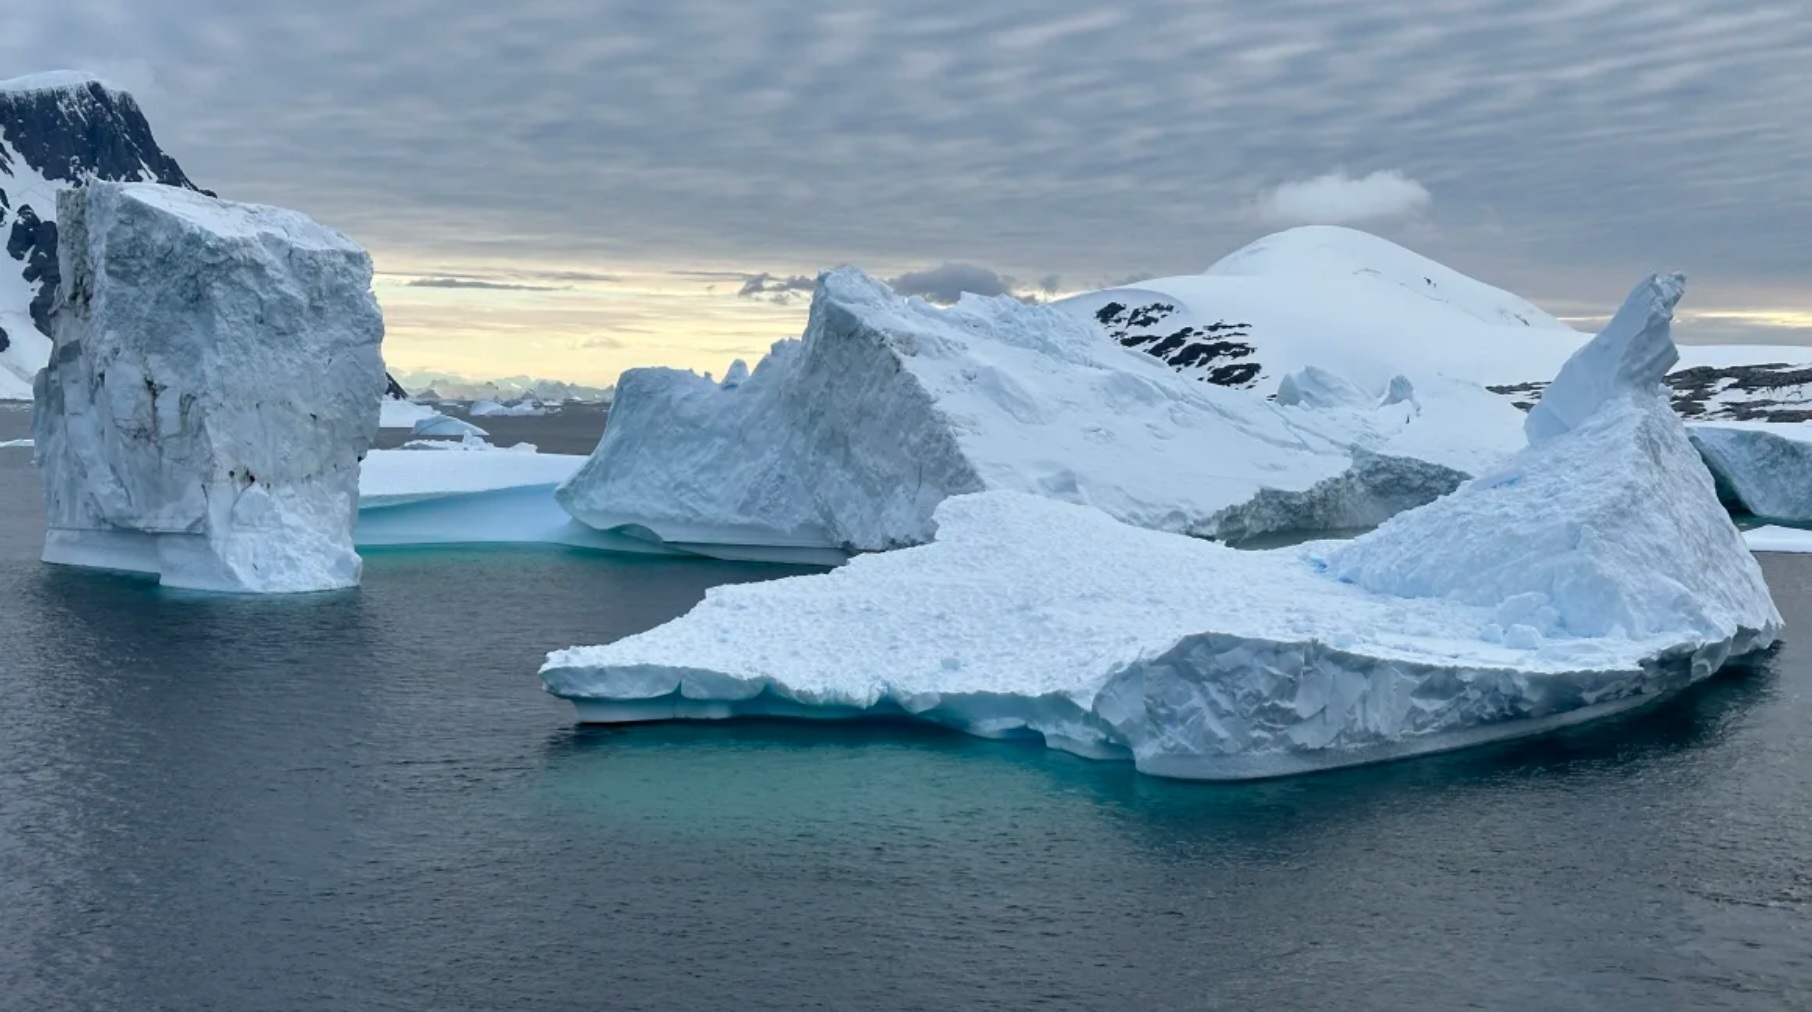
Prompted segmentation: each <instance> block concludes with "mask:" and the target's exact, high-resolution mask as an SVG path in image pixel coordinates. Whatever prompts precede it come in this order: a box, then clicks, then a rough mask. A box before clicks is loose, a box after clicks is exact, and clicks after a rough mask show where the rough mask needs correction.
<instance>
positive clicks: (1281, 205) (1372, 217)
mask: <svg viewBox="0 0 1812 1012" xmlns="http://www.w3.org/2000/svg"><path fill="white" fill-rule="evenodd" d="M1432 199H1433V198H1432V197H1430V196H1429V194H1428V188H1427V187H1425V186H1423V185H1422V184H1421V183H1418V182H1416V181H1415V180H1413V179H1411V178H1409V177H1408V176H1406V175H1404V174H1403V173H1401V172H1399V171H1397V170H1396V169H1389V170H1385V171H1381V172H1374V173H1372V174H1371V175H1369V176H1362V177H1360V178H1358V179H1354V178H1352V177H1350V176H1348V175H1347V174H1346V173H1345V172H1330V173H1328V174H1327V175H1325V176H1316V177H1315V178H1314V179H1303V180H1298V181H1296V182H1293V183H1285V184H1283V185H1282V186H1279V187H1278V188H1277V189H1275V190H1272V191H1270V192H1268V193H1266V194H1264V195H1263V196H1262V197H1261V198H1260V199H1259V208H1260V210H1261V211H1262V212H1263V213H1264V216H1265V217H1266V218H1268V219H1270V220H1271V221H1275V222H1279V223H1282V224H1286V225H1351V224H1355V223H1357V222H1362V221H1382V220H1388V219H1393V218H1409V217H1413V216H1415V215H1418V214H1421V213H1422V212H1423V211H1425V210H1427V209H1428V204H1429V202H1430V201H1431V200H1432Z"/></svg>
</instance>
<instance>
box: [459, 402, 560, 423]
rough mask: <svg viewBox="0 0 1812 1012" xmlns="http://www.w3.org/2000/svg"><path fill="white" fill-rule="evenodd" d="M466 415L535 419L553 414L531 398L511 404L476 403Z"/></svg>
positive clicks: (473, 403)
mask: <svg viewBox="0 0 1812 1012" xmlns="http://www.w3.org/2000/svg"><path fill="white" fill-rule="evenodd" d="M466 413H467V414H469V415H471V416H472V417H473V418H494V417H495V418H535V417H539V416H541V415H545V414H550V413H551V412H550V411H549V410H548V408H547V407H545V406H544V405H542V403H541V402H540V401H537V400H534V399H532V398H530V399H526V400H520V401H516V402H514V403H511V404H503V403H500V402H498V401H491V400H481V401H474V402H472V407H471V408H470V409H469V410H468V411H467V412H466Z"/></svg>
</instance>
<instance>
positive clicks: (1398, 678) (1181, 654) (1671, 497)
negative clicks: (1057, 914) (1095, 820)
mask: <svg viewBox="0 0 1812 1012" xmlns="http://www.w3.org/2000/svg"><path fill="white" fill-rule="evenodd" d="M1678 296H1679V285H1678V281H1677V279H1671V278H1660V279H1655V280H1653V281H1650V282H1647V283H1645V284H1644V285H1642V286H1640V287H1638V289H1637V290H1636V292H1635V293H1634V295H1632V297H1631V300H1630V302H1629V304H1628V305H1627V306H1626V308H1625V311H1624V312H1623V313H1621V314H1619V316H1618V317H1617V326H1616V327H1614V328H1611V329H1609V330H1607V331H1606V333H1605V334H1604V335H1601V336H1600V337H1599V338H1597V339H1595V341H1594V342H1593V345H1592V346H1591V347H1589V348H1588V349H1587V350H1586V351H1584V352H1582V353H1581V355H1580V356H1579V357H1578V358H1576V359H1575V360H1574V361H1575V363H1576V364H1575V365H1574V366H1571V367H1569V368H1568V369H1565V370H1563V371H1562V376H1561V378H1560V380H1559V381H1558V382H1556V383H1555V384H1554V387H1555V391H1556V392H1555V393H1554V398H1555V401H1554V403H1553V404H1551V405H1550V409H1551V411H1550V412H1544V417H1548V418H1551V419H1554V420H1556V421H1558V422H1559V423H1560V424H1559V425H1558V427H1550V426H1549V424H1548V423H1546V422H1542V423H1536V424H1534V425H1532V426H1531V435H1532V437H1533V438H1532V440H1531V442H1530V444H1529V445H1528V446H1527V448H1526V449H1525V450H1523V451H1522V452H1521V453H1520V454H1518V455H1517V456H1515V457H1514V458H1512V459H1511V460H1510V461H1509V462H1507V463H1506V464H1505V465H1504V466H1503V467H1502V469H1501V470H1499V471H1497V472H1495V473H1493V474H1491V475H1488V476H1486V477H1483V478H1480V479H1477V480H1474V481H1472V482H1470V483H1468V484H1467V485H1466V486H1465V487H1463V488H1462V489H1461V490H1460V491H1458V492H1456V493H1455V494H1453V495H1451V496H1448V497H1446V498H1444V499H1441V500H1439V501H1437V502H1435V503H1433V504H1431V505H1428V506H1424V507H1422V508H1420V509H1416V510H1413V511H1411V512H1408V513H1404V514H1402V515H1400V516H1398V517H1397V518H1396V519H1394V520H1392V521H1391V522H1390V523H1388V524H1386V525H1384V526H1383V527H1381V528H1380V529H1378V530H1377V531H1374V532H1372V533H1371V534H1368V535H1365V536H1362V537H1360V538H1358V539H1357V540H1355V541H1352V542H1348V543H1345V544H1339V543H1333V542H1323V543H1319V544H1311V545H1305V546H1299V547H1296V548H1289V549H1280V550H1276V551H1268V552H1242V551H1236V550H1232V549H1229V548H1226V547H1223V546H1220V545H1216V544H1212V543H1207V542H1202V541H1199V540H1195V539H1190V538H1182V537H1177V536H1175V535H1170V534H1165V533H1161V532H1156V531H1150V530H1140V529H1137V528H1133V527H1129V526H1127V525H1125V524H1122V523H1118V522H1116V521H1114V520H1113V519H1112V518H1110V517H1108V516H1107V515H1105V514H1103V513H1102V512H1100V511H1098V510H1095V509H1091V508H1088V507H1085V506H1079V505H1074V504H1070V503H1061V502H1056V501H1052V500H1050V499H1046V498H1038V497H1032V496H1026V495H1021V494H1017V493H1011V492H986V493H981V494H972V495H963V496H957V497H953V498H951V499H948V500H946V501H945V502H943V503H942V504H941V505H940V506H939V507H938V511H937V516H936V522H937V527H938V530H937V540H936V541H935V542H933V543H932V544H929V545H925V546H922V547H919V548H912V549H907V550H905V551H899V552H888V553H884V554H879V555H868V556H863V557H861V558H858V559H855V560H854V561H852V562H851V563H850V564H849V565H848V566H847V567H845V568H843V569H840V570H837V571H834V572H832V573H830V574H827V575H821V576H806V577H796V578H793V579H788V580H779V581H774V582H770V583H764V584H755V585H745V586H733V587H720V588H716V589H713V590H712V591H710V592H709V593H708V594H707V596H706V599H705V601H704V602H703V603H701V604H700V605H699V606H698V607H697V608H695V609H694V610H693V611H692V612H691V613H690V614H688V615H686V616H685V617H683V618H680V619H677V620H675V621H673V622H670V623H668V624H667V625H665V626H661V627H659V628H657V629H654V630H651V631H649V632H647V633H643V634H640V635H637V636H631V637H628V638H626V639H623V640H619V641H618V642H616V643H612V644H609V645H606V646H597V647H575V648H572V649H569V650H563V651H558V652H556V653H553V654H551V655H549V657H548V661H547V664H546V665H545V666H544V667H543V668H542V672H541V673H542V678H543V680H544V681H545V683H546V685H547V687H548V689H549V691H550V692H553V693H554V694H556V695H559V696H562V697H565V698H568V699H570V700H572V701H573V703H574V704H575V706H576V707H577V709H578V712H579V715H580V718H581V719H582V720H586V721H596V722H616V721H636V720H657V719H673V718H725V717H735V716H742V715H765V716H799V717H814V718H823V717H854V716H861V715H868V714H886V715H892V716H906V717H913V718H916V719H921V720H927V721H932V722H935V723H940V724H945V725H949V726H953V727H957V728H961V729H963V730H965V731H969V732H972V733H975V734H978V735H984V736H988V737H996V738H1031V739H1034V740H1042V741H1043V742H1044V743H1045V744H1047V745H1049V746H1051V747H1055V748H1062V749H1066V750H1069V751H1072V752H1076V753H1078V754H1081V755H1085V756H1090V757H1094V758H1103V759H1130V760H1132V761H1133V762H1135V763H1136V764H1137V765H1138V768H1139V769H1140V770H1142V771H1145V772H1148V773H1154V774H1160V775H1165V776H1176V777H1192V778H1205V779H1239V778H1247V777H1263V776H1277V775H1281V774H1287V773H1297V772H1302V771H1306V770H1314V769H1325V768H1328V767H1334V766H1344V765H1351V764H1354V763H1361V762H1370V761H1375V760H1379V759H1387V758H1394V757H1399V756H1406V755H1414V754H1418V753H1424V752H1432V751H1438V750H1442V749H1450V748H1457V747H1461V746H1465V745H1471V744H1477V743H1479V742H1484V741H1490V740H1494V739H1501V738H1506V737H1511V736H1515V735H1523V734H1531V733H1536V732H1539V731H1544V730H1548V729H1551V728H1554V727H1559V726H1564V725H1566V724H1572V723H1577V722H1579V721H1583V720H1588V719H1592V718H1595V717H1599V716H1603V715H1606V714H1609V713H1614V712H1617V711H1619V710H1624V709H1628V708H1630V707H1633V706H1636V705H1639V704H1641V703H1644V702H1647V701H1650V700H1654V699H1657V698H1660V697H1661V696H1662V695H1663V694H1665V693H1667V692H1670V691H1673V690H1676V689H1678V688H1680V687H1682V686H1685V685H1687V684H1690V683H1691V682H1693V681H1694V680H1697V679H1700V678H1704V677H1706V676H1708V675H1709V674H1710V673H1711V672H1713V671H1715V670H1717V669H1718V668H1719V667H1720V666H1722V665H1723V664H1725V663H1726V662H1727V661H1729V660H1730V659H1731V658H1733V657H1736V656H1739V655H1742V654H1745V653H1748V652H1751V651H1754V650H1757V649H1759V648H1762V647H1766V646H1767V645H1769V644H1770V643H1772V642H1773V641H1774V640H1775V639H1776V637H1777V636H1778V633H1779V631H1780V622H1781V620H1780V615H1779V613H1778V612H1777V611H1776V610H1775V608H1774V604H1773V602H1772V600H1771V599H1770V597H1769V595H1768V588H1767V585H1766V584H1765V583H1764V582H1763V581H1762V578H1761V573H1760V570H1759V568H1758V567H1757V566H1756V563H1755V561H1754V559H1753V558H1752V557H1751V556H1750V555H1749V553H1748V551H1747V550H1746V549H1745V547H1744V545H1743V543H1742V540H1741V538H1740V537H1739V535H1738V534H1737V531H1736V529H1735V528H1734V527H1733V526H1732V524H1731V522H1730V520H1729V518H1728V517H1727V516H1726V515H1725V514H1724V512H1723V510H1722V509H1721V508H1720V507H1719V505H1718V501H1717V498H1716V496H1715V494H1714V493H1713V489H1712V487H1711V479H1710V477H1709V476H1708V475H1707V474H1706V472H1705V469H1704V468H1703V466H1701V465H1700V463H1699V461H1698V458H1697V456H1696V455H1695V454H1694V452H1693V450H1692V448H1691V446H1690V445H1689V444H1688V443H1687V440H1686V436H1685V433H1684V431H1683V429H1682V426H1681V424H1680V422H1679V421H1678V420H1677V419H1676V418H1675V417H1674V416H1673V415H1672V414H1671V413H1670V412H1669V411H1668V408H1667V404H1666V400H1665V398H1664V396H1663V395H1662V394H1661V389H1660V385H1659V380H1660V374H1659V372H1657V371H1656V370H1657V369H1658V368H1661V369H1664V365H1663V363H1664V362H1665V360H1666V358H1667V350H1666V346H1667V345H1668V344H1669V343H1670V339H1669V338H1668V320H1669V312H1670V310H1671V308H1672V305H1673V300H1674V299H1677V298H1678Z"/></svg>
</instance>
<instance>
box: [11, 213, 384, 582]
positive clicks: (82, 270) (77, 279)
mask: <svg viewBox="0 0 1812 1012" xmlns="http://www.w3.org/2000/svg"><path fill="white" fill-rule="evenodd" d="M58 217H59V221H60V222H61V224H62V249H61V253H62V265H63V275H62V279H63V280H62V285H61V288H60V295H59V303H58V307H57V310H56V315H55V318H54V320H55V327H54V330H55V336H54V341H55V347H54V350H53V351H52V354H51V358H50V363H49V365H47V366H46V367H45V368H44V370H43V371H41V372H39V373H38V376H37V381H36V384H35V389H34V395H35V400H36V407H35V410H34V412H33V424H32V432H33V437H34V439H35V441H36V456H37V463H38V467H39V470H40V472H41V474H42V477H43V484H44V499H45V513H46V521H47V526H48V530H47V531H46V534H45V542H44V560H45V561H46V562H53V563H65V564H70V565H80V566H94V567H102V568H110V569H123V570H131V571H139V572H146V573H153V574H156V575H158V576H159V578H160V579H161V581H162V582H163V583H164V584H166V585H168V586H172V587H185V588H191V589H200V590H219V591H240V592H259V593H275V592H293V591H311V590H326V589H331V588H336V587H349V586H353V585H354V584H356V583H358V580H359V571H360V562H359V557H358V555H357V553H356V552H355V551H354V550H353V542H352V527H353V518H354V513H355V511H356V509H357V504H358V480H359V460H360V458H361V457H363V456H364V455H365V452H366V450H367V448H368V447H369V446H370V445H371V441H372V439H373V437H374V436H375V435H376V432H377V424H378V400H379V398H380V397H381V396H382V395H383V392H384V388H385V385H386V380H385V376H384V365H383V361H382V359H381V357H380V355H379V344H380V342H381V341H382V340H383V334H384V324H383V317H382V316H381V315H380V313H379V310H378V305H377V301H376V299H375V298H374V297H373V296H372V294H371V259H370V257H369V256H368V255H367V254H366V253H365V251H364V250H363V249H361V248H360V247H359V246H357V245H356V244H354V243H353V242H352V241H351V240H349V239H347V238H346V237H345V236H343V235H341V234H340V233H338V232H335V231H332V230H330V229H327V228H324V227H322V226H321V225H318V224H316V223H315V222H313V221H311V220H310V219H308V218H306V217H304V216H303V215H300V214H297V213H295V212H293V211H285V210H280V209H277V208H271V207H260V206H256V205H250V204H232V203H227V202H225V201H220V200H216V199H214V198H211V197H208V196H205V195H202V194H200V193H196V192H193V191H188V190H181V189H176V188H174V187H167V186H160V185H157V184H151V183H129V184H121V183H105V182H98V181H96V182H91V183H89V184H88V185H86V186H84V187H81V188H79V189H73V190H66V191H64V192H63V193H62V195H61V196H60V198H59V205H58Z"/></svg>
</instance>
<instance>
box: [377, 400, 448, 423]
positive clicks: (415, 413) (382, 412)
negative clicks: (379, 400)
mask: <svg viewBox="0 0 1812 1012" xmlns="http://www.w3.org/2000/svg"><path fill="white" fill-rule="evenodd" d="M440 416H441V415H440V412H439V411H436V410H435V409H434V408H433V407H431V406H429V405H426V404H417V403H415V402H414V401H410V400H404V399H403V398H400V397H391V396H388V395H386V396H385V397H384V401H383V404H382V405H381V406H380V408H379V411H378V428H381V429H410V430H413V429H414V428H415V427H416V426H417V425H419V424H421V423H422V422H425V421H428V420H430V419H434V418H439V417H440Z"/></svg>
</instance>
